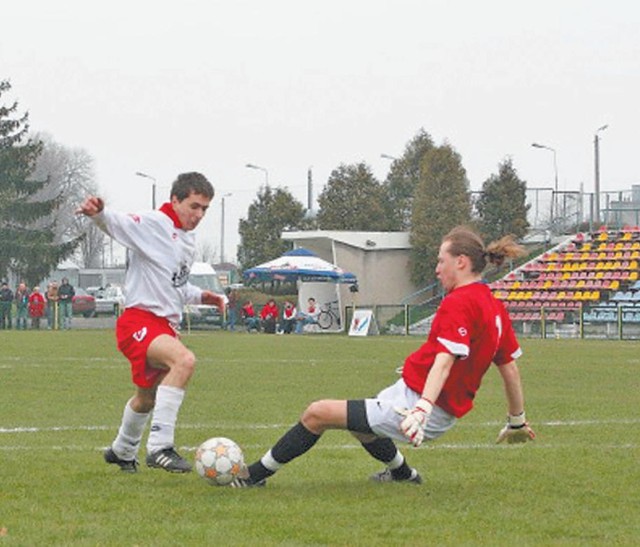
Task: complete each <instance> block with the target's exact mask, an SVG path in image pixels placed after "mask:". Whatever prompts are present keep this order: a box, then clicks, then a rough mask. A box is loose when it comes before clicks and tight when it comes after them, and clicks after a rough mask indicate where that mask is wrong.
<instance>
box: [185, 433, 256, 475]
mask: <svg viewBox="0 0 640 547" xmlns="http://www.w3.org/2000/svg"><path fill="white" fill-rule="evenodd" d="M243 466H244V456H243V454H242V449H241V448H240V447H239V446H238V445H237V444H236V443H235V442H233V441H232V440H231V439H227V438H226V437H213V438H211V439H208V440H206V441H205V442H203V443H202V444H201V445H200V446H199V447H198V450H196V471H197V472H198V475H200V476H201V477H202V478H203V479H204V480H205V481H207V482H208V483H209V484H211V485H214V486H226V485H228V484H229V483H230V482H231V481H232V480H233V479H235V478H236V476H237V475H238V473H239V472H240V470H241V469H242V468H243Z"/></svg>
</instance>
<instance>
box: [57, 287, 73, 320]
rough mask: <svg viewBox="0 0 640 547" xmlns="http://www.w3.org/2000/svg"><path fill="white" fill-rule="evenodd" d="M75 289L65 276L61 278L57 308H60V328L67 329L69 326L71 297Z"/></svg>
mask: <svg viewBox="0 0 640 547" xmlns="http://www.w3.org/2000/svg"><path fill="white" fill-rule="evenodd" d="M75 295H76V290H75V289H74V288H73V285H71V284H70V283H69V280H68V279H67V278H66V277H63V278H62V284H61V285H60V287H59V288H58V297H59V300H58V309H59V310H60V320H61V323H62V325H61V326H62V328H63V329H66V330H69V329H70V328H71V317H72V316H73V297H74V296H75Z"/></svg>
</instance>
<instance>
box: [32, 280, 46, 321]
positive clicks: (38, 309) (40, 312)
mask: <svg viewBox="0 0 640 547" xmlns="http://www.w3.org/2000/svg"><path fill="white" fill-rule="evenodd" d="M44 306H45V300H44V295H43V294H42V293H41V292H40V287H38V286H37V285H36V286H35V287H33V291H31V294H30V295H29V316H30V317H31V328H32V329H39V328H40V319H41V318H42V317H44Z"/></svg>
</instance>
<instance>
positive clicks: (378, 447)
mask: <svg viewBox="0 0 640 547" xmlns="http://www.w3.org/2000/svg"><path fill="white" fill-rule="evenodd" d="M362 447H363V448H364V449H365V450H366V451H367V452H369V454H371V455H372V456H373V457H374V458H375V459H376V460H378V461H381V462H382V463H386V464H389V463H391V461H392V460H393V459H394V458H395V457H396V455H397V454H398V448H397V447H396V445H395V444H394V443H393V441H392V440H391V439H387V438H380V437H379V438H377V439H376V440H375V441H373V442H370V443H362ZM391 476H392V477H393V478H394V479H396V480H404V479H408V478H410V477H411V467H409V466H408V465H407V461H406V460H405V459H404V457H403V458H402V464H401V465H400V467H396V468H395V469H391Z"/></svg>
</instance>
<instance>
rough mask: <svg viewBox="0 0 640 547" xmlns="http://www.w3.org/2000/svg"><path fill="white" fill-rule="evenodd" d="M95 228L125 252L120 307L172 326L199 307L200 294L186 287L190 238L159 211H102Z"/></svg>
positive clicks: (191, 249)
mask: <svg viewBox="0 0 640 547" xmlns="http://www.w3.org/2000/svg"><path fill="white" fill-rule="evenodd" d="M93 220H94V221H95V223H96V225H97V226H98V227H99V228H100V229H102V230H103V231H104V232H105V233H107V234H108V235H109V236H111V237H112V238H113V239H115V240H116V241H117V242H118V243H121V244H122V245H124V246H125V247H126V248H127V272H126V278H125V287H124V289H125V306H126V307H127V308H139V309H142V310H146V311H149V312H151V313H153V314H155V315H157V316H159V317H165V318H166V319H167V320H168V321H169V322H171V323H172V324H174V325H177V324H178V323H179V322H180V318H181V316H182V310H183V308H184V305H185V304H198V303H200V302H201V297H202V290H201V289H200V288H198V287H196V286H194V285H191V284H190V283H189V282H188V279H189V271H190V269H191V265H192V264H193V261H194V257H195V234H193V233H192V232H187V231H185V230H183V229H181V228H179V227H178V226H176V222H175V221H174V220H173V219H172V218H170V217H169V216H168V215H167V214H166V213H164V212H162V211H149V212H145V213H139V214H126V213H121V212H117V211H110V210H107V209H105V210H103V211H102V212H101V213H100V214H98V215H96V216H94V217H93Z"/></svg>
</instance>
